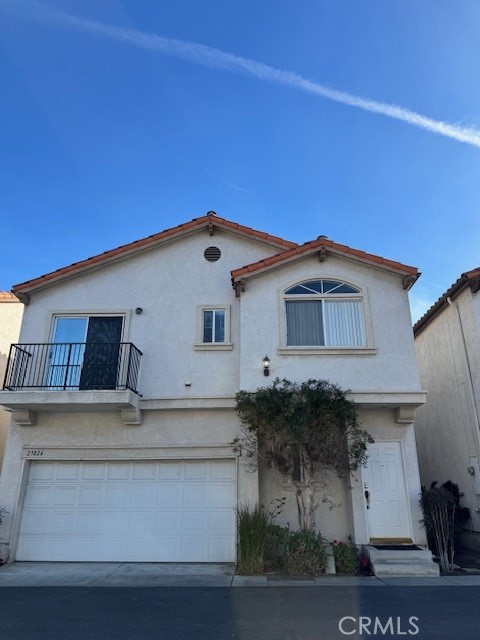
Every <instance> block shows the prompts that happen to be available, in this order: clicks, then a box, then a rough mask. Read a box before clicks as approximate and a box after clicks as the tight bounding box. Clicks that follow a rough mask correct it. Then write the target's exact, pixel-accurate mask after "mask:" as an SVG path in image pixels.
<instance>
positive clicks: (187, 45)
mask: <svg viewBox="0 0 480 640" xmlns="http://www.w3.org/2000/svg"><path fill="white" fill-rule="evenodd" d="M0 2H1V6H3V7H6V8H10V9H11V10H14V11H15V13H17V14H18V15H20V16H21V17H22V18H24V19H28V20H35V21H37V22H43V23H46V24H49V25H57V26H60V27H65V28H70V29H75V30H77V31H83V32H86V33H90V34H93V35H97V36H101V37H106V38H110V39H111V40H116V41H117V42H124V43H128V44H130V45H133V46H136V47H139V48H141V49H147V50H152V51H158V52H160V53H163V54H164V55H167V56H170V57H173V58H178V59H181V60H185V61H187V62H191V63H193V64H198V65H201V66H204V67H210V68H214V69H222V70H225V71H234V72H240V73H244V74H247V75H249V76H252V77H255V78H257V79H259V80H263V81H267V82H273V83H276V84H281V85H284V86H288V87H291V88H294V89H297V90H300V91H306V92H308V93H312V94H314V95H317V96H320V97H322V98H326V99H327V100H332V101H333V102H339V103H341V104H345V105H348V106H351V107H357V108H358V109H363V110H364V111H369V112H370V113H377V114H380V115H383V116H386V117H388V118H393V119H394V120H400V121H401V122H406V123H407V124H410V125H413V126H415V127H419V128H420V129H425V130H427V131H431V132H432V133H436V134H439V135H441V136H445V137H447V138H451V139H453V140H457V141H458V142H464V143H466V144H470V145H473V146H475V147H480V129H476V128H472V127H462V126H459V125H456V124H452V123H449V122H442V121H441V120H435V119H433V118H429V117H427V116H424V115H422V114H420V113H417V112H415V111H411V110H410V109H406V108H404V107H400V106H398V105H395V104H389V103H386V102H378V101H376V100H369V99H367V98H363V97H360V96H356V95H352V94H350V93H347V92H345V91H339V90H338V89H333V88H331V87H328V86H325V85H323V84H319V83H317V82H313V81H312V80H308V79H307V78H304V77H303V76H301V75H299V74H297V73H294V72H292V71H285V70H282V69H277V68H275V67H271V66H269V65H266V64H264V63H263V62H257V61H256V60H252V59H250V58H244V57H242V56H238V55H235V54H233V53H228V52H227V51H223V50H221V49H216V48H214V47H209V46H206V45H203V44H198V43H195V42H189V41H187V40H178V39H175V38H164V37H162V36H159V35H157V34H154V33H147V32H143V31H138V30H136V29H125V28H123V27H117V26H114V25H110V24H107V23H104V22H100V21H97V20H89V19H87V18H82V17H79V16H76V15H71V14H68V13H64V12H62V11H57V10H55V9H50V8H49V7H47V6H45V5H42V4H41V3H39V2H34V1H28V0H0Z"/></svg>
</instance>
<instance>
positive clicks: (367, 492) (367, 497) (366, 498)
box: [365, 491, 370, 509]
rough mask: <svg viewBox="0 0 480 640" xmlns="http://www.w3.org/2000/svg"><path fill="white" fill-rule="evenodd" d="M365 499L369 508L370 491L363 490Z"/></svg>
mask: <svg viewBox="0 0 480 640" xmlns="http://www.w3.org/2000/svg"><path fill="white" fill-rule="evenodd" d="M365 500H366V501H367V509H370V491H365Z"/></svg>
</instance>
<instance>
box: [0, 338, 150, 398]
mask: <svg viewBox="0 0 480 640" xmlns="http://www.w3.org/2000/svg"><path fill="white" fill-rule="evenodd" d="M141 356H142V352H141V351H140V350H139V349H137V347H136V346H135V345H134V344H132V343H131V342H116V343H91V342H58V343H44V344H38V343H36V344H12V346H11V347H10V354H9V356H8V362H7V370H6V373H5V381H4V383H3V388H4V390H5V389H6V390H9V391H16V390H19V389H46V390H50V391H60V390H66V389H70V390H112V389H131V390H132V391H134V392H135V393H138V390H137V379H138V371H139V368H140V358H141Z"/></svg>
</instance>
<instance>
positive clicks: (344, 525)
mask: <svg viewBox="0 0 480 640" xmlns="http://www.w3.org/2000/svg"><path fill="white" fill-rule="evenodd" d="M359 421H360V424H361V426H362V427H363V428H364V429H366V430H367V431H368V432H369V433H370V435H371V436H372V437H373V438H374V439H375V440H396V441H400V442H401V445H402V451H403V462H404V473H405V481H406V487H407V499H408V503H409V508H410V519H411V521H410V525H411V532H412V539H413V541H414V542H415V543H416V544H420V545H423V544H426V538H425V531H424V528H423V526H422V524H421V520H422V513H421V509H420V506H419V500H420V492H421V486H420V475H419V470H418V463H417V456H416V450H415V449H416V447H415V433H414V427H413V425H399V424H398V423H397V422H396V421H395V417H394V413H393V411H390V410H382V409H377V410H373V409H370V410H365V409H361V410H360V411H359ZM322 480H324V482H325V487H324V488H319V490H318V492H317V496H318V498H317V504H318V509H317V529H318V530H319V531H320V532H321V534H322V535H323V536H324V537H325V538H327V539H328V540H333V539H338V540H344V541H346V540H348V539H349V537H351V539H352V540H353V541H354V542H355V543H357V544H367V543H368V542H369V539H370V536H369V532H368V525H367V514H366V510H365V499H364V488H363V479H362V470H359V471H358V472H357V473H355V474H354V475H353V476H351V477H349V478H345V479H339V478H338V477H336V476H335V475H332V474H329V475H326V476H323V478H322ZM259 481H260V499H261V501H262V503H263V504H264V505H265V506H266V507H267V508H272V507H274V506H275V500H276V499H277V498H285V505H284V507H283V510H282V513H281V514H280V515H279V516H278V517H277V518H276V522H277V524H280V525H282V526H290V527H291V528H292V529H297V528H298V516H297V506H296V500H295V495H294V492H293V490H292V488H291V487H290V486H289V485H288V483H285V482H284V481H282V478H281V476H279V474H277V473H272V472H271V471H265V470H261V471H260V474H259ZM325 498H326V500H325ZM333 505H335V506H333Z"/></svg>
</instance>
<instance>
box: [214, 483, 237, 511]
mask: <svg viewBox="0 0 480 640" xmlns="http://www.w3.org/2000/svg"><path fill="white" fill-rule="evenodd" d="M208 504H209V505H210V506H213V505H218V506H219V507H235V504H236V494H235V487H234V486H232V485H231V484H223V483H222V484H217V485H212V486H211V487H210V496H209V502H208Z"/></svg>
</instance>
